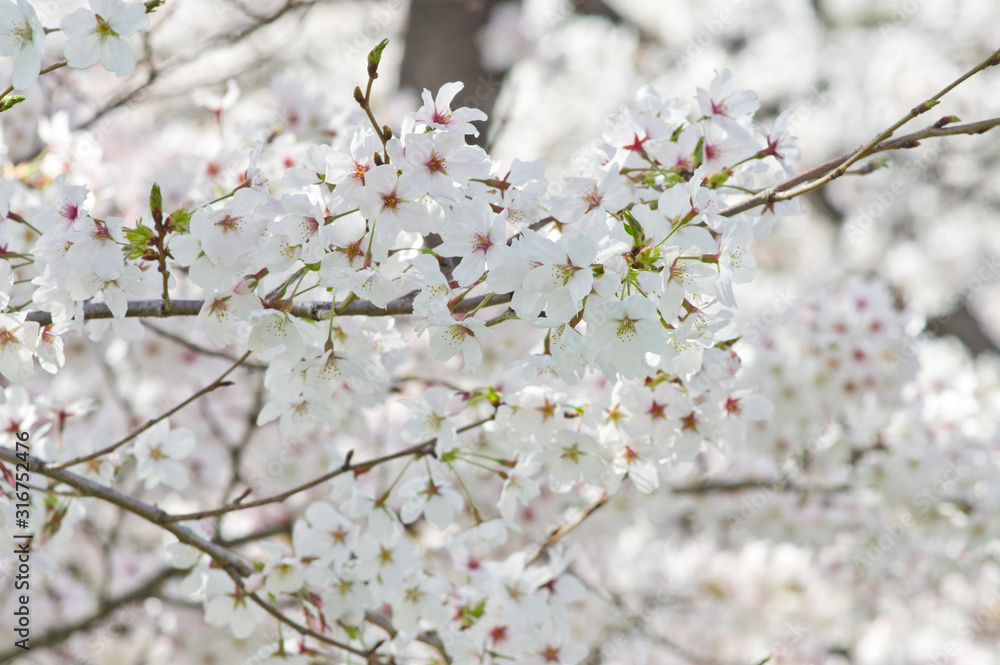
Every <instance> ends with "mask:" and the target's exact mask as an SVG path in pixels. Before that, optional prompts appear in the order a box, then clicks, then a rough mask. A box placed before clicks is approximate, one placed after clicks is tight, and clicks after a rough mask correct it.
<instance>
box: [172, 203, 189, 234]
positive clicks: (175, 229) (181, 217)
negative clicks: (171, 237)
mask: <svg viewBox="0 0 1000 665" xmlns="http://www.w3.org/2000/svg"><path fill="white" fill-rule="evenodd" d="M193 214H194V211H192V212H188V211H187V209H185V208H181V209H180V210H175V211H174V212H172V213H170V217H167V222H166V224H165V226H166V229H167V232H172V233H187V232H188V227H189V226H190V225H191V215H193Z"/></svg>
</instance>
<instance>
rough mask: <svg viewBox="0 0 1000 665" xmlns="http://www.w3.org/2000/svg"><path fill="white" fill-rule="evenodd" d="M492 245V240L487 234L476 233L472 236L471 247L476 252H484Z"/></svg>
mask: <svg viewBox="0 0 1000 665" xmlns="http://www.w3.org/2000/svg"><path fill="white" fill-rule="evenodd" d="M492 246H493V240H491V239H490V237H489V236H487V235H483V234H482V233H477V234H476V235H474V236H473V237H472V248H473V251H476V252H485V251H486V250H488V249H489V248H490V247H492Z"/></svg>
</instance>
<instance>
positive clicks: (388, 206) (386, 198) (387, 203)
mask: <svg viewBox="0 0 1000 665" xmlns="http://www.w3.org/2000/svg"><path fill="white" fill-rule="evenodd" d="M402 202H403V199H401V198H400V197H399V194H397V193H396V190H392V191H391V192H389V193H388V194H383V195H382V210H398V209H399V205H400V204H401V203H402Z"/></svg>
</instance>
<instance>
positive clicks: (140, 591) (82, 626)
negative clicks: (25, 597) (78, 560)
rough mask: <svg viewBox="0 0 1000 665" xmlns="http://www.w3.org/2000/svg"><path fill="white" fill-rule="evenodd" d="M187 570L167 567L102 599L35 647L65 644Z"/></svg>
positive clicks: (34, 641) (0, 658)
mask: <svg viewBox="0 0 1000 665" xmlns="http://www.w3.org/2000/svg"><path fill="white" fill-rule="evenodd" d="M186 572H187V571H185V570H181V569H180V568H164V569H162V570H160V572H158V573H157V574H155V575H153V576H152V577H150V578H149V579H148V580H146V581H145V582H143V583H142V584H140V585H139V586H137V587H136V588H134V589H132V590H131V591H128V592H126V593H123V594H121V595H119V596H115V597H114V598H106V599H104V600H101V601H99V602H98V604H97V609H96V610H94V612H93V613H91V614H89V615H87V616H85V617H83V618H82V619H78V620H77V621H74V622H73V623H70V624H66V625H63V626H59V627H57V628H53V629H52V630H50V631H48V632H47V633H43V634H41V635H39V636H38V637H32V638H31V648H32V649H45V648H47V647H53V646H56V645H58V644H62V643H63V642H65V641H66V640H68V639H69V638H70V637H72V636H73V635H74V634H75V633H78V632H81V631H85V630H89V629H91V628H93V627H94V626H95V625H97V624H99V623H101V622H102V621H105V620H107V619H109V618H110V617H111V616H112V614H113V613H114V612H115V610H117V609H119V608H120V607H123V606H125V605H129V604H131V603H134V602H138V601H140V600H144V599H146V598H148V597H149V596H151V595H153V594H154V593H156V592H157V591H158V590H159V588H160V587H161V586H162V585H163V583H164V582H166V581H167V580H168V579H170V578H171V577H177V576H178V575H182V574H184V573H186ZM23 653H24V652H23V650H21V649H17V648H15V649H11V650H9V651H5V652H3V653H0V663H9V662H11V661H13V660H14V659H15V658H18V657H20V656H21V655H22V654H23Z"/></svg>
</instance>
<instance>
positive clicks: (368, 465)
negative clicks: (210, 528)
mask: <svg viewBox="0 0 1000 665" xmlns="http://www.w3.org/2000/svg"><path fill="white" fill-rule="evenodd" d="M495 417H496V414H495V413H494V415H492V416H490V417H489V418H483V419H482V420H477V421H476V422H474V423H470V424H468V425H465V426H463V427H460V428H458V430H457V431H458V432H459V433H461V432H467V431H468V430H470V429H473V428H475V427H479V426H481V425H483V424H484V423H488V422H490V421H491V420H493V419H494V418H495ZM435 443H437V439H436V438H434V439H429V440H427V441H424V442H422V443H418V444H415V445H413V446H410V447H409V448H404V449H403V450H399V451H396V452H394V453H389V454H388V455H383V456H381V457H376V458H375V459H370V460H366V461H364V462H358V463H357V464H352V463H351V456H352V453H348V454H347V458H346V459H345V460H344V463H343V464H342V465H341V466H340V467H339V468H337V469H334V470H333V471H330V472H329V473H326V474H324V475H322V476H319V477H318V478H314V479H313V480H310V481H309V482H307V483H304V484H302V485H299V486H298V487H293V488H292V489H290V490H288V491H287V492H282V493H281V494H276V495H275V496H272V497H268V498H266V499H258V500H257V501H249V502H247V503H241V502H239V501H238V500H237V501H233V502H231V503H229V504H226V505H225V506H222V507H221V508H214V509H212V510H203V511H201V512H197V513H187V514H183V515H170V516H169V517H168V518H167V520H168V521H170V522H186V521H190V520H200V519H204V518H206V517H216V516H218V515H224V514H226V513H231V512H235V511H237V510H246V509H248V508H257V507H259V506H265V505H267V504H269V503H278V502H280V501H284V500H285V499H287V498H289V497H291V496H294V495H296V494H298V493H300V492H304V491H306V490H308V489H312V488H313V487H316V486H317V485H321V484H322V483H325V482H326V481H328V480H331V479H333V478H336V477H337V476H339V475H341V474H344V473H348V472H354V471H359V470H360V471H368V470H370V469H372V468H374V467H376V466H378V465H379V464H383V463H385V462H389V461H392V460H394V459H399V458H400V457H409V456H410V455H418V456H419V455H426V454H428V453H430V451H431V450H433V449H434V444H435Z"/></svg>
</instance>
